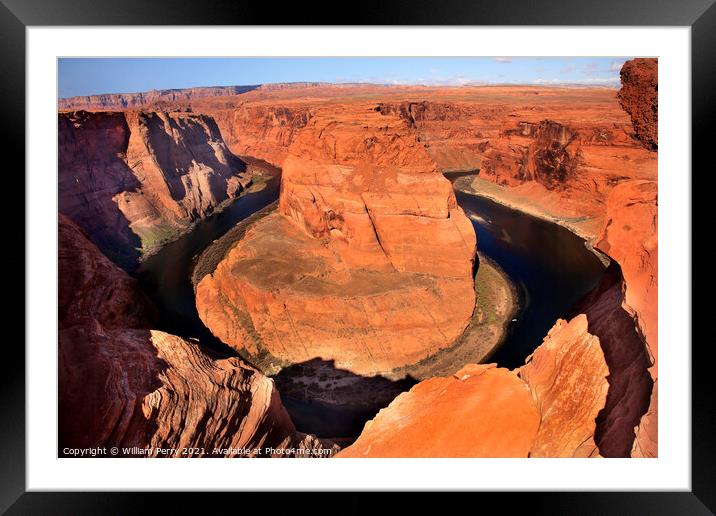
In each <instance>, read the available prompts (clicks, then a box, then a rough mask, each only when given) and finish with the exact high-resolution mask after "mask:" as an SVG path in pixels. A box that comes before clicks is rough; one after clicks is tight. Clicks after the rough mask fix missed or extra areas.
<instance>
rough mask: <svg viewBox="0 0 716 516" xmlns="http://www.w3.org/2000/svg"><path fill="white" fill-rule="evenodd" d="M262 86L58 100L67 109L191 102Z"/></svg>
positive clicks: (130, 106)
mask: <svg viewBox="0 0 716 516" xmlns="http://www.w3.org/2000/svg"><path fill="white" fill-rule="evenodd" d="M257 87H258V86H215V87H205V88H183V89H170V90H151V91H144V92H139V93H107V94H104V95H85V96H79V97H67V98H64V99H59V100H58V101H57V107H58V109H63V110H73V111H76V110H80V109H85V110H110V111H114V110H123V109H137V108H144V107H148V106H150V105H155V104H157V103H170V102H171V103H175V102H188V101H192V100H196V99H201V98H207V97H217V96H219V97H224V96H231V95H240V94H241V93H245V92H247V91H251V90H253V89H255V88H257Z"/></svg>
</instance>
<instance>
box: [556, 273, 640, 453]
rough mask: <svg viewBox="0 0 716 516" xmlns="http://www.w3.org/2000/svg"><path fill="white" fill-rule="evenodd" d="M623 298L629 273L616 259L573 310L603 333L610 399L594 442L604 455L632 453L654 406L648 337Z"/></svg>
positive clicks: (590, 327) (595, 332) (591, 330)
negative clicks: (637, 429) (637, 433)
mask: <svg viewBox="0 0 716 516" xmlns="http://www.w3.org/2000/svg"><path fill="white" fill-rule="evenodd" d="M623 302H624V277H623V276H622V272H621V268H620V267H619V265H618V264H617V263H616V262H614V261H612V263H611V265H610V266H609V267H608V268H607V271H606V272H605V274H604V276H603V278H602V280H601V281H600V283H599V285H598V286H597V287H596V288H595V289H594V290H593V291H592V292H590V293H589V294H587V295H586V296H585V297H584V298H582V299H581V300H580V301H579V302H578V303H577V305H576V306H575V307H574V309H573V311H572V313H571V314H570V317H571V316H575V315H577V314H579V313H584V314H586V316H587V320H588V331H589V333H591V334H592V335H596V336H597V337H599V342H600V344H601V346H602V351H603V352H604V357H605V360H606V362H607V366H608V367H609V376H608V377H607V381H608V382H609V391H608V392H607V401H606V405H605V406H604V408H603V409H602V410H601V411H600V413H599V415H598V416H597V421H596V422H597V427H596V431H595V441H596V443H597V446H598V447H599V452H600V453H601V455H602V456H604V457H630V456H631V450H632V445H633V444H634V438H635V435H634V428H635V427H636V426H638V424H639V421H640V420H641V417H642V416H643V415H644V414H645V413H646V411H647V410H648V409H649V400H650V396H651V390H652V388H653V385H654V382H653V380H652V378H651V376H650V375H649V371H648V368H649V367H650V366H651V358H650V357H649V356H648V353H647V349H646V345H645V343H644V339H643V338H642V337H641V336H640V335H639V333H638V332H637V328H636V323H635V321H634V318H633V317H632V316H631V315H630V314H629V313H627V311H626V310H624V308H623V306H622V303H623Z"/></svg>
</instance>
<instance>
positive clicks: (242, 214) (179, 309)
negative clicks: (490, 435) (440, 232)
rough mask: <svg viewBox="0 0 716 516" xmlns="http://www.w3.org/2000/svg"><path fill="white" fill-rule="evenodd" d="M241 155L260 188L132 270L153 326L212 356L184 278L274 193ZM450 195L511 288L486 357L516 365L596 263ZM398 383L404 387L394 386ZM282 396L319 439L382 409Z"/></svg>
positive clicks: (218, 348)
mask: <svg viewBox="0 0 716 516" xmlns="http://www.w3.org/2000/svg"><path fill="white" fill-rule="evenodd" d="M247 160H248V161H249V162H250V164H251V165H252V166H254V167H255V168H257V169H260V170H263V171H264V172H266V173H267V178H268V180H267V182H266V186H265V188H264V189H263V190H260V191H254V192H249V193H245V194H243V195H242V196H241V197H240V198H238V199H237V200H235V201H233V202H232V203H231V204H229V205H228V206H226V207H225V208H224V209H223V210H222V211H221V212H218V213H216V214H214V215H212V216H210V217H208V218H206V219H204V220H202V221H199V222H198V223H197V224H196V225H195V226H194V227H193V228H192V230H191V231H190V232H188V233H186V234H185V235H183V236H181V237H180V238H179V239H177V240H175V241H174V242H171V243H169V244H167V245H166V246H164V247H163V248H162V249H161V250H159V251H158V252H157V253H156V254H155V255H153V256H151V257H149V258H147V259H146V260H145V261H144V262H143V263H142V264H141V265H140V266H139V267H138V269H137V270H136V271H135V276H136V277H137V278H138V280H139V282H140V285H141V286H142V288H143V289H144V291H145V292H146V293H147V294H148V295H149V297H150V298H151V299H152V300H153V301H154V303H155V304H156V306H157V308H158V309H159V312H160V317H161V321H160V324H159V325H158V326H157V328H158V329H161V330H164V331H167V332H170V333H173V334H176V335H180V336H182V337H185V338H196V339H199V340H200V341H201V342H202V343H203V344H204V345H205V346H207V347H208V348H209V349H211V350H212V351H213V353H214V354H215V355H217V356H229V355H236V353H235V352H234V351H233V350H231V349H230V348H229V347H228V346H226V345H225V344H223V343H222V342H221V341H220V340H219V339H217V338H216V337H214V336H213V335H212V334H211V332H210V331H209V330H208V329H207V328H206V327H205V326H204V324H203V323H202V322H201V320H200V319H199V315H198V313H197V310H196V305H195V299H194V290H193V287H192V284H191V275H192V270H193V267H194V263H195V260H196V258H197V257H198V255H200V254H201V253H202V251H203V250H204V249H206V248H207V247H208V246H209V245H210V244H211V243H212V242H213V241H214V240H216V239H217V238H219V237H221V236H222V235H223V234H225V233H226V232H227V231H228V230H230V229H231V228H232V227H234V226H235V225H236V224H237V223H238V222H240V221H241V220H243V219H245V218H247V217H249V216H250V215H251V214H253V213H255V212H256V211H258V210H260V209H261V208H264V207H265V206H267V205H269V204H271V203H272V202H274V201H275V200H276V199H277V198H278V195H279V188H280V175H279V174H280V171H279V170H278V169H276V168H274V167H272V166H271V165H269V164H267V163H264V162H261V161H259V160H252V159H250V158H247ZM459 175H464V174H457V175H451V179H454V178H455V177H458V176H459ZM456 196H457V200H458V203H459V204H460V206H461V207H462V208H463V209H464V210H465V213H466V214H467V215H468V217H470V220H471V221H472V223H473V226H474V228H475V232H476V234H477V245H478V248H479V249H480V251H481V253H483V254H484V255H485V256H487V257H489V258H490V259H492V260H493V261H494V262H495V263H497V265H499V266H500V267H501V268H502V269H503V271H504V272H505V273H507V274H508V275H509V276H510V278H511V279H512V281H513V282H514V284H515V285H516V287H517V289H518V294H519V301H520V308H519V311H518V313H517V314H516V315H515V316H514V317H515V319H516V320H514V321H513V322H511V323H510V325H509V327H508V334H507V336H506V338H505V340H504V342H503V345H502V346H501V347H500V348H499V349H498V350H497V351H496V352H495V354H493V356H492V357H490V361H491V362H493V361H496V362H497V363H498V364H499V365H500V366H503V367H509V368H514V367H518V366H520V365H522V364H523V363H524V360H525V358H526V357H527V356H528V355H529V354H530V353H532V351H534V349H535V348H536V347H537V346H538V345H539V344H540V343H541V342H542V339H543V338H544V336H545V335H546V334H547V331H548V330H549V328H550V327H551V326H552V325H553V324H554V322H555V320H556V319H557V318H559V317H561V316H564V315H565V314H566V313H567V312H568V310H569V308H570V307H571V306H572V305H573V304H574V303H575V302H576V301H577V300H579V299H580V298H581V297H582V296H583V295H584V294H586V293H587V292H589V291H590V290H591V289H592V288H593V287H594V286H596V284H597V283H598V282H599V279H600V278H601V276H602V274H603V272H604V267H603V265H602V264H601V262H600V261H599V259H598V258H597V257H596V256H595V255H594V253H592V252H591V251H590V250H588V249H587V248H586V247H585V245H584V242H583V241H582V240H581V239H580V238H579V237H577V236H576V235H574V234H573V233H571V232H570V231H568V230H567V229H565V228H563V227H561V226H559V225H556V224H553V223H550V222H546V221H543V220H541V219H538V218H535V217H533V216H530V215H527V214H524V213H521V212H519V211H516V210H513V209H511V208H508V207H505V206H502V205H500V204H497V203H495V202H493V201H490V200H488V199H485V198H482V197H479V196H476V195H471V194H467V193H463V192H460V191H457V192H456ZM279 380H280V378H277V382H278V383H280V382H279ZM406 388H409V384H406V386H404V387H401V389H400V390H404V389H406ZM282 398H283V400H284V404H285V405H286V407H287V409H288V411H289V413H290V414H291V415H292V418H293V419H294V422H295V424H296V426H297V427H298V429H299V430H300V431H303V432H309V433H316V434H318V435H319V436H324V437H336V436H337V435H338V436H352V435H357V433H359V432H360V430H361V429H362V426H363V423H364V422H365V421H366V420H368V419H370V418H372V417H373V415H374V414H375V412H377V410H378V409H380V408H382V407H376V409H375V410H374V411H373V410H371V411H368V412H360V413H358V412H356V411H355V410H343V409H340V408H338V409H331V408H330V407H325V406H322V405H320V404H314V403H312V402H311V401H310V400H296V399H291V398H289V397H286V396H282ZM327 420H330V424H328V423H327Z"/></svg>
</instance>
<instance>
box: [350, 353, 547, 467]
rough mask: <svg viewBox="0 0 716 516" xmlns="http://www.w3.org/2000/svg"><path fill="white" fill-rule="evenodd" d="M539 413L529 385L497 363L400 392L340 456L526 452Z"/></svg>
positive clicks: (515, 454)
mask: <svg viewBox="0 0 716 516" xmlns="http://www.w3.org/2000/svg"><path fill="white" fill-rule="evenodd" d="M539 424H540V414H539V412H538V410H537V406H536V405H535V403H534V401H533V399H532V395H531V393H530V390H529V388H528V386H527V385H526V384H525V383H524V382H522V381H521V380H520V379H519V378H518V377H517V376H516V375H515V374H514V373H513V372H511V371H508V370H507V369H502V368H496V367H495V365H494V364H489V365H475V364H469V365H467V366H465V367H464V368H463V369H461V370H460V371H458V372H457V373H456V374H455V375H454V376H452V377H436V378H431V379H429V380H425V381H423V382H420V383H419V384H418V385H416V386H415V387H413V388H412V389H411V390H410V391H408V392H406V393H403V394H401V395H400V396H398V397H397V398H395V400H394V401H393V402H392V403H391V404H390V405H389V406H388V407H387V408H385V409H383V410H381V411H380V412H379V413H378V415H377V416H376V417H375V419H373V420H372V421H369V422H368V423H366V426H365V429H364V430H363V432H362V433H361V435H360V437H359V438H358V440H357V441H356V442H355V443H354V444H352V445H351V446H349V447H347V448H344V449H343V450H341V452H340V453H339V454H338V455H337V456H338V457H349V458H350V457H431V458H440V457H527V455H528V453H529V450H530V446H531V445H532V441H533V440H534V435H535V432H537V429H538V428H539Z"/></svg>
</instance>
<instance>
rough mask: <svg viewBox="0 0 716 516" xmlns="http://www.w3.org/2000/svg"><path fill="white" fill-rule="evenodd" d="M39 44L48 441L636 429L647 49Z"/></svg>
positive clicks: (651, 65) (217, 446)
mask: <svg viewBox="0 0 716 516" xmlns="http://www.w3.org/2000/svg"><path fill="white" fill-rule="evenodd" d="M57 71H58V74H57V75H58V77H57V80H58V88H57V142H58V154H57V188H58V197H57V202H58V211H59V213H58V214H57V217H58V218H57V220H58V222H57V223H58V229H57V231H58V233H57V238H58V257H57V259H58V296H59V299H58V314H57V317H58V339H57V343H56V345H57V357H58V384H57V389H58V399H57V407H58V421H57V439H58V445H57V446H58V449H57V456H58V457H63V458H95V459H101V458H112V457H122V458H188V457H193V458H198V457H201V458H246V459H249V458H250V459H261V458H285V459H290V458H312V459H318V458H323V459H329V460H336V459H341V458H525V459H526V458H635V459H636V458H655V457H658V302H657V300H658V177H657V176H658V173H657V172H658V131H657V126H658V59H657V58H654V57H648V56H617V57H614V56H607V57H568V56H566V57H519V56H494V57H469V58H468V57H290V58H289V57H235V58H214V57H204V58H168V57H167V58H163V57H161V58H160V57H156V58H117V57H107V58H60V59H58V60H57ZM665 87H666V86H665ZM667 99H668V96H667ZM50 114H51V115H52V112H50ZM665 138H666V136H665ZM667 140H668V138H667ZM662 150H663V158H664V159H666V156H667V152H666V148H664V149H662ZM52 180H54V179H52ZM665 190H666V189H665ZM53 211H54V210H53ZM48 259H49V258H48ZM53 345H54V344H53ZM665 360H666V359H665ZM53 369H54V365H53ZM667 392H668V390H667ZM664 435H665V436H666V434H664ZM662 451H663V450H662ZM590 463H591V462H590ZM272 464H273V463H272Z"/></svg>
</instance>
